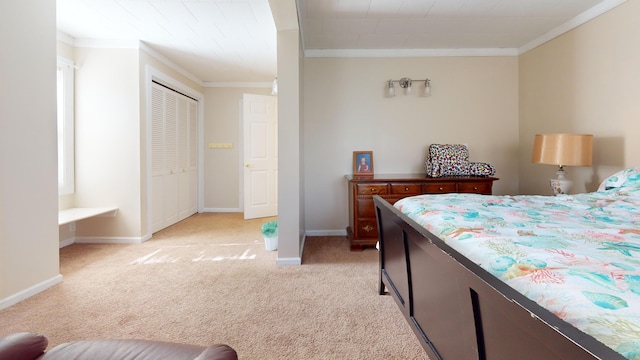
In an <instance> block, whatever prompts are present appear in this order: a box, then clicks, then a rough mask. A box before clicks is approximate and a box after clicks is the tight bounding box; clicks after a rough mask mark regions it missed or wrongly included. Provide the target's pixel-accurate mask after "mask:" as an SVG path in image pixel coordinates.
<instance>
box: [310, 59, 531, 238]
mask: <svg viewBox="0 0 640 360" xmlns="http://www.w3.org/2000/svg"><path fill="white" fill-rule="evenodd" d="M304 76H305V79H304V80H305V81H304V107H305V108H304V134H305V135H304V143H305V148H304V152H305V163H306V165H305V170H304V177H305V179H306V181H305V189H306V191H305V201H306V225H307V230H308V231H309V230H311V231H314V230H318V231H327V230H329V231H337V232H339V231H341V232H344V229H345V228H346V226H347V224H348V217H347V185H346V181H345V179H344V175H345V174H350V173H352V159H353V158H352V154H353V151H355V150H372V151H373V157H374V170H375V172H376V173H378V174H398V173H423V172H424V156H425V152H426V149H427V147H428V146H429V145H430V144H433V143H462V144H467V145H468V146H469V151H470V156H471V161H481V162H488V163H491V164H493V165H494V166H495V167H496V169H497V173H496V176H498V177H500V180H499V181H498V182H496V183H495V185H494V193H496V194H514V193H516V192H517V191H518V160H519V159H518V155H517V149H518V62H517V58H516V57H436V58H308V59H306V60H305V71H304ZM402 77H410V78H413V79H425V78H426V77H428V78H430V79H431V84H432V89H433V90H432V96H431V97H420V96H418V94H417V93H415V92H417V91H418V90H420V89H421V86H422V85H419V86H418V85H417V84H416V86H415V90H416V91H415V92H414V93H412V94H410V95H404V93H403V92H402V91H400V90H401V89H400V88H399V87H397V89H396V90H397V91H396V93H397V95H396V97H394V98H385V97H384V88H385V84H386V83H385V81H386V80H388V79H399V78H402Z"/></svg>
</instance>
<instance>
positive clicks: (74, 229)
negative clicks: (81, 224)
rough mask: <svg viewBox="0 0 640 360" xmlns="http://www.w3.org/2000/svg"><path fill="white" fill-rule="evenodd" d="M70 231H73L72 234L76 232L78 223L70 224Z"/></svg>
mask: <svg viewBox="0 0 640 360" xmlns="http://www.w3.org/2000/svg"><path fill="white" fill-rule="evenodd" d="M69 231H71V232H74V231H76V223H75V222H72V223H69Z"/></svg>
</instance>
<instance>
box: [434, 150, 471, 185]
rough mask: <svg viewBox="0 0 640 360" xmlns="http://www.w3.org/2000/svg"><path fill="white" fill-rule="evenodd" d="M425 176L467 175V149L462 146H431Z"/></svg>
mask: <svg viewBox="0 0 640 360" xmlns="http://www.w3.org/2000/svg"><path fill="white" fill-rule="evenodd" d="M425 167H426V170H427V175H429V176H432V177H439V176H460V175H469V149H468V148H467V146H466V145H462V144H431V145H429V150H428V154H427V160H426V163H425Z"/></svg>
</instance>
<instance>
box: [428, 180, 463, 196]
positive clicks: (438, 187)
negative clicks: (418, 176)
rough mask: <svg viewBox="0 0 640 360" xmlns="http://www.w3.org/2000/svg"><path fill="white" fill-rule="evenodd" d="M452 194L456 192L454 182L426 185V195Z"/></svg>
mask: <svg viewBox="0 0 640 360" xmlns="http://www.w3.org/2000/svg"><path fill="white" fill-rule="evenodd" d="M451 192H456V184H455V183H454V182H448V183H431V184H424V193H425V194H440V193H442V194H444V193H451Z"/></svg>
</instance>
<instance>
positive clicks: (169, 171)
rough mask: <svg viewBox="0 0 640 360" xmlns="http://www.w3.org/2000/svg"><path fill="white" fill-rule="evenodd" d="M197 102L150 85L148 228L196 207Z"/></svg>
mask: <svg viewBox="0 0 640 360" xmlns="http://www.w3.org/2000/svg"><path fill="white" fill-rule="evenodd" d="M197 111H198V102H197V101H196V100H195V99H193V98H190V97H188V96H186V95H184V94H181V93H179V92H176V91H175V90H173V89H170V88H168V87H165V86H164V85H161V84H159V83H156V82H153V83H152V86H151V172H152V174H151V209H150V210H151V231H152V233H155V232H157V231H158V230H161V229H164V228H166V227H167V226H170V225H173V224H175V223H177V222H178V221H180V220H183V219H185V218H187V217H189V216H191V215H193V214H195V213H196V212H197V210H198V208H197V184H198V183H197V156H196V154H197V133H198V131H197V118H198V117H197Z"/></svg>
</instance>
